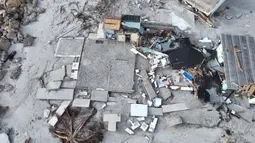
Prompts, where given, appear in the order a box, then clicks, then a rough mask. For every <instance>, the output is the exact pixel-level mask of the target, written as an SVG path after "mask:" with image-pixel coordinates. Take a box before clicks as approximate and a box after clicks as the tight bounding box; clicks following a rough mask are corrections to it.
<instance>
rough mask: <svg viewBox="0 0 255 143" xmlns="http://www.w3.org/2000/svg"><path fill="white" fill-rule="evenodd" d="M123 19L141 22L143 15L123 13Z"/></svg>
mask: <svg viewBox="0 0 255 143" xmlns="http://www.w3.org/2000/svg"><path fill="white" fill-rule="evenodd" d="M121 20H122V21H124V22H137V23H140V22H141V17H140V16H138V15H122V17H121Z"/></svg>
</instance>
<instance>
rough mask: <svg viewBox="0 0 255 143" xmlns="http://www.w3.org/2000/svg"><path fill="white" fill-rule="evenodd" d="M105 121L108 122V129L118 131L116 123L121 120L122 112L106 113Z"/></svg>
mask: <svg viewBox="0 0 255 143" xmlns="http://www.w3.org/2000/svg"><path fill="white" fill-rule="evenodd" d="M103 121H104V122H108V131H116V123H117V122H120V121H121V114H104V117H103Z"/></svg>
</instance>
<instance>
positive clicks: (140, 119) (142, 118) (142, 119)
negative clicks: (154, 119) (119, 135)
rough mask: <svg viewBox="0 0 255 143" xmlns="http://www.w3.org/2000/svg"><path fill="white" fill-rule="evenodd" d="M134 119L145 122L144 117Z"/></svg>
mask: <svg viewBox="0 0 255 143" xmlns="http://www.w3.org/2000/svg"><path fill="white" fill-rule="evenodd" d="M136 119H137V121H144V120H145V118H144V117H139V118H136Z"/></svg>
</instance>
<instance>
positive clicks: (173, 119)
mask: <svg viewBox="0 0 255 143" xmlns="http://www.w3.org/2000/svg"><path fill="white" fill-rule="evenodd" d="M182 123H183V121H182V118H181V117H180V116H174V117H171V118H169V119H167V124H168V125H169V126H171V127H173V126H176V125H179V124H182Z"/></svg>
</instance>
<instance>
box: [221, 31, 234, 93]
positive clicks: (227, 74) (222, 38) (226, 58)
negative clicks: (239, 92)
mask: <svg viewBox="0 0 255 143" xmlns="http://www.w3.org/2000/svg"><path fill="white" fill-rule="evenodd" d="M221 41H222V48H223V54H224V56H223V58H224V62H225V64H224V72H225V77H226V81H227V85H228V88H229V89H232V88H231V83H230V74H229V67H228V63H227V61H228V55H227V49H226V37H225V35H224V34H222V35H221Z"/></svg>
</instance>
